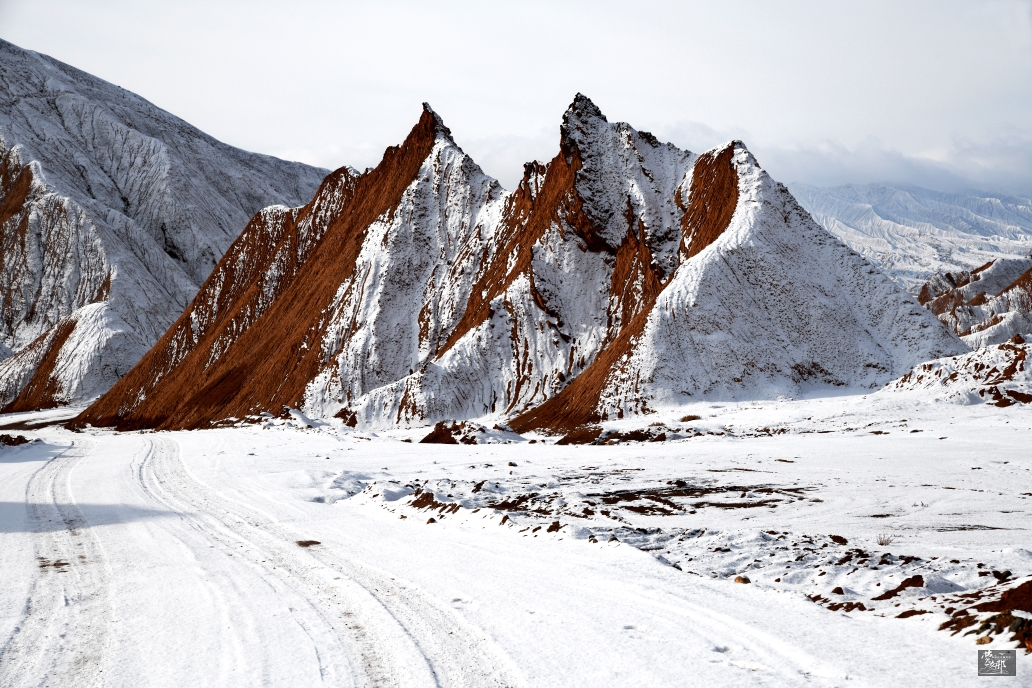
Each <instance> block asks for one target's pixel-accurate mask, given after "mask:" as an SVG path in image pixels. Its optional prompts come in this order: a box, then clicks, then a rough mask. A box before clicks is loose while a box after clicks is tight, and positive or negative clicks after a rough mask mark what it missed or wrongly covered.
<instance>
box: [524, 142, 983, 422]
mask: <svg viewBox="0 0 1032 688" xmlns="http://www.w3.org/2000/svg"><path fill="white" fill-rule="evenodd" d="M725 152H726V155H725V159H724V160H723V161H721V163H722V165H721V174H723V175H726V176H727V177H728V178H729V181H732V182H734V183H736V185H737V203H736V204H735V205H734V214H733V216H731V217H729V218H728V219H727V220H726V221H725V223H724V227H723V228H722V231H720V232H719V233H718V234H717V235H716V236H714V237H713V240H712V242H711V243H709V244H708V245H707V246H706V247H705V248H704V249H703V250H701V251H700V252H699V253H698V254H697V255H695V257H694V258H691V259H689V260H686V261H684V262H683V263H682V264H681V266H680V267H679V268H678V270H677V272H676V273H675V274H674V276H673V279H672V280H671V281H670V283H669V284H668V285H666V287H665V288H664V289H663V291H662V292H661V293H660V294H659V296H658V298H657V299H656V303H655V307H653V308H652V309H651V310H649V311H648V312H647V313H645V314H643V316H642V318H643V319H644V322H642V323H641V326H640V328H638V332H639V333H634V332H633V331H631V333H630V336H629V337H628V338H627V340H626V341H625V342H622V346H614V347H611V348H610V349H609V350H607V351H606V353H605V354H604V355H603V356H600V357H599V359H597V360H596V362H595V365H594V366H593V367H594V368H595V369H594V370H589V371H588V372H586V373H585V375H584V376H582V377H581V378H580V379H578V380H577V381H575V382H574V383H573V384H571V385H570V387H569V388H567V389H566V390H564V392H563V393H562V394H560V395H559V396H557V397H556V398H554V399H552V400H551V401H550V402H548V403H547V404H545V405H543V406H541V407H540V408H538V409H536V410H534V411H532V412H531V413H529V414H527V416H526V417H522V418H518V419H516V421H515V422H514V423H513V427H515V428H517V429H520V428H530V427H535V426H541V425H545V426H546V427H549V428H552V429H555V430H563V431H569V430H573V429H574V428H576V427H577V426H580V425H582V424H585V423H597V422H599V421H602V420H606V419H610V418H623V417H624V416H625V415H628V414H640V413H645V412H649V411H654V410H656V409H657V408H660V407H669V406H678V405H681V404H684V403H687V402H690V401H692V400H693V399H697V398H699V397H708V398H716V399H748V398H755V397H757V396H758V397H762V398H775V397H779V396H797V395H799V394H801V393H803V392H805V391H807V390H808V389H810V388H812V387H814V386H827V385H832V386H840V387H842V386H860V387H867V388H873V387H876V386H878V385H880V384H884V383H885V382H886V381H888V380H889V379H891V378H892V377H894V376H896V375H899V374H900V373H901V372H903V371H905V370H909V369H910V368H912V367H913V366H914V365H915V364H917V363H918V362H920V361H924V360H928V359H931V358H938V357H940V356H942V355H949V354H957V353H960V352H963V351H964V350H965V349H966V347H965V346H964V345H963V344H962V343H961V342H959V341H957V339H956V338H955V337H954V336H952V335H951V334H950V333H949V332H948V331H947V330H946V329H945V328H943V327H942V326H941V325H940V324H939V323H938V322H936V320H935V318H934V316H932V314H930V313H928V312H927V311H926V310H925V309H923V308H921V306H920V304H918V303H917V301H916V300H915V299H913V297H910V296H909V295H908V294H906V293H905V292H903V291H901V290H900V289H899V288H898V287H897V286H896V285H895V284H894V283H893V282H892V281H891V280H890V279H888V278H887V277H885V276H884V275H883V274H881V273H880V272H878V271H877V270H876V269H874V267H873V266H872V265H871V264H870V263H868V262H867V261H866V260H864V259H863V258H862V257H861V256H859V255H857V254H856V253H854V252H853V251H851V250H849V249H848V248H847V247H846V246H844V245H843V244H842V243H841V242H839V241H838V240H837V239H835V238H834V237H832V236H830V235H829V234H828V233H827V232H825V231H824V230H823V229H822V228H821V227H820V226H818V225H817V224H816V223H815V222H814V221H813V220H812V219H811V218H810V216H809V215H808V214H807V213H806V212H805V211H804V210H803V209H802V208H801V207H799V205H798V203H796V201H795V199H794V198H793V197H792V195H791V194H790V193H789V192H788V190H787V189H786V188H785V187H784V186H782V185H780V184H778V183H776V182H774V181H773V180H772V179H771V178H770V177H769V176H768V175H767V173H766V172H764V171H763V170H762V169H761V168H760V167H759V165H757V163H756V160H755V159H754V158H753V156H752V155H751V154H750V153H749V152H748V151H747V150H746V149H745V147H744V146H743V145H742V144H741V143H740V142H734V143H732V144H729V145H728V146H727V147H726V148H725ZM696 168H698V164H697V165H696ZM574 400H576V401H574Z"/></svg>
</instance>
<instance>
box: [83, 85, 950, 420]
mask: <svg viewBox="0 0 1032 688" xmlns="http://www.w3.org/2000/svg"><path fill="white" fill-rule="evenodd" d="M560 134H561V135H560V152H559V154H558V155H557V156H556V157H555V158H554V159H553V160H552V161H550V162H549V163H548V164H541V163H537V162H535V163H530V164H528V165H527V166H526V168H525V174H524V178H523V180H522V182H521V183H520V185H519V187H518V188H517V189H516V190H515V191H514V192H512V193H507V192H505V191H504V190H503V189H502V188H501V187H500V186H499V185H498V184H497V182H496V181H495V180H493V179H491V178H490V177H488V176H486V175H485V174H484V173H483V171H482V170H480V168H479V167H477V166H476V164H475V163H473V161H472V160H470V159H469V157H468V156H466V155H465V153H463V152H462V150H461V149H460V148H459V147H458V146H457V145H456V144H455V142H454V141H453V140H452V138H451V133H450V132H449V131H448V129H447V128H446V127H445V126H444V125H443V123H442V122H441V121H440V119H439V118H438V117H437V116H436V115H435V114H434V113H433V112H432V111H431V110H430V109H429V108H428V107H424V112H423V115H422V117H421V119H420V121H419V123H418V124H417V125H416V127H415V128H414V129H413V130H412V132H411V133H410V134H409V136H408V138H407V139H406V140H405V142H404V143H403V144H402V145H401V146H400V147H398V148H391V149H388V150H387V152H386V153H385V155H384V158H383V161H382V162H381V163H380V165H378V166H377V167H376V168H375V169H373V170H370V171H367V172H366V173H364V174H362V175H357V174H353V173H352V172H350V171H348V170H340V171H338V172H336V173H334V174H333V175H331V176H330V177H329V178H327V180H326V181H325V182H324V184H323V186H322V188H320V190H319V192H318V193H317V194H316V197H315V198H314V199H313V201H312V202H311V203H309V204H308V205H306V206H304V207H301V208H297V209H293V210H287V209H282V208H276V209H267V210H265V211H263V212H261V213H259V214H258V215H257V216H255V218H254V219H253V220H252V221H251V223H250V225H249V226H248V228H247V229H246V230H245V231H244V233H243V234H242V235H241V236H240V238H239V239H238V240H237V241H236V242H235V243H234V244H233V246H231V247H230V249H229V251H228V252H227V253H226V255H225V257H224V258H223V259H222V261H220V263H219V264H218V266H217V267H216V269H215V271H214V272H213V273H212V275H211V277H210V278H209V279H208V281H207V282H206V283H205V285H204V286H203V287H202V289H201V290H200V292H199V293H198V295H197V297H196V298H195V299H194V302H193V303H192V304H191V306H190V307H189V308H188V309H187V311H186V312H185V313H184V314H183V316H182V317H181V318H180V319H179V321H177V322H176V323H175V325H173V327H172V328H171V329H170V330H169V331H168V333H166V335H165V336H164V337H163V338H162V340H161V341H160V342H159V343H158V345H157V346H156V347H155V348H154V349H152V350H151V351H150V352H149V353H148V354H147V355H146V356H145V357H144V358H143V360H141V361H140V364H139V365H138V366H137V367H136V368H135V369H134V370H133V371H132V372H131V373H130V374H129V375H127V376H125V378H123V379H122V380H121V381H120V382H119V383H118V384H117V385H116V386H115V387H114V388H112V390H111V391H110V392H109V393H108V394H106V395H105V396H104V397H102V398H101V399H100V400H98V401H97V402H96V403H95V404H94V405H93V406H91V407H90V408H89V409H87V410H86V411H85V412H84V413H83V414H82V415H81V416H80V417H79V418H77V419H76V420H75V421H74V423H77V424H81V423H92V424H94V425H113V426H115V427H119V428H142V427H157V428H168V429H171V428H199V427H207V426H210V425H212V424H215V423H218V422H221V421H224V420H227V419H245V418H248V417H252V418H254V417H257V414H259V413H260V412H269V413H273V414H276V415H279V414H281V413H283V412H284V409H285V407H299V408H301V409H303V410H304V411H305V413H307V414H308V415H310V416H313V417H322V418H329V417H336V418H341V419H344V420H345V422H346V423H347V424H348V425H349V426H352V427H354V426H365V427H370V426H373V427H384V426H391V425H396V424H425V423H433V422H436V421H439V420H442V419H462V418H476V417H490V418H496V419H499V420H501V419H505V420H509V419H514V420H513V423H514V424H515V427H517V428H518V429H521V430H526V429H531V428H542V429H547V430H552V431H565V430H569V429H572V428H575V427H577V426H580V425H583V424H584V423H588V422H595V421H598V420H604V419H606V418H609V417H612V416H613V414H614V413H615V414H616V415H618V416H619V415H620V414H622V413H623V410H622V409H625V408H626V409H627V410H628V412H634V413H640V412H647V411H648V410H649V408H650V404H653V403H656V401H670V399H671V395H677V394H680V395H691V394H694V393H709V392H710V391H712V389H714V384H713V382H712V380H713V379H717V380H725V379H726V380H727V381H728V385H730V386H731V387H730V388H735V387H734V385H738V387H737V388H735V389H741V390H746V391H748V390H749V384H750V383H751V382H754V381H755V380H756V379H761V380H762V382H763V383H764V384H766V385H768V388H773V387H774V386H776V385H782V386H781V387H778V388H777V389H778V390H779V393H783V389H784V385H785V384H787V385H798V384H800V383H802V382H805V381H806V380H808V379H810V378H811V377H813V376H814V375H817V373H813V372H812V371H820V375H823V376H824V377H823V378H821V379H822V381H826V382H828V383H833V384H837V383H839V381H841V380H845V381H846V382H843V383H842V384H864V385H868V386H869V385H871V384H874V383H876V382H877V380H875V379H874V377H878V375H880V376H881V377H884V378H886V379H887V377H886V376H888V375H890V374H892V373H893V372H895V371H897V370H899V371H900V372H902V370H900V369H909V368H910V367H912V365H913V364H914V363H915V362H916V361H919V360H925V358H926V357H934V356H935V355H943V354H950V353H959V352H960V351H961V350H963V346H962V345H960V343H959V342H957V341H956V339H955V338H953V337H952V336H951V335H949V334H948V333H946V332H945V330H943V329H942V327H941V326H939V324H938V323H937V322H936V321H935V320H934V318H932V317H931V316H930V315H928V314H927V312H926V311H924V309H922V308H920V306H919V305H918V304H917V303H916V302H913V301H912V300H911V299H909V297H907V296H906V295H905V294H903V293H902V292H900V291H899V290H898V289H897V288H896V287H895V286H894V285H892V283H891V282H889V281H888V280H887V279H885V278H882V277H880V276H875V277H868V276H867V275H868V274H875V272H874V271H873V270H872V269H871V268H870V265H869V264H867V263H866V262H865V261H863V259H861V258H859V257H858V256H856V255H855V254H853V253H851V252H850V251H849V250H848V249H846V248H845V247H844V246H842V245H841V244H839V243H838V242H836V241H834V240H833V239H831V238H830V237H829V236H827V235H826V234H825V233H824V232H823V230H820V228H819V227H817V226H816V225H815V224H814V223H813V221H812V220H810V219H809V216H807V215H806V214H805V212H803V211H802V210H801V209H799V208H798V206H797V205H795V204H794V201H793V200H792V199H791V195H790V194H788V193H787V191H786V190H785V189H784V187H781V186H780V185H777V184H775V183H774V182H772V181H771V180H770V179H769V177H767V176H766V174H765V173H763V172H762V170H760V169H759V167H758V165H756V164H755V161H754V160H753V159H752V157H751V156H750V155H749V154H748V151H746V150H745V148H744V146H742V145H741V144H740V143H739V142H734V143H731V144H728V145H726V146H723V147H721V148H719V149H715V150H713V151H710V152H709V153H705V154H703V155H702V156H696V155H693V154H691V153H689V152H686V151H682V150H679V149H677V148H676V147H674V146H672V145H669V144H662V143H660V142H659V141H657V140H656V139H655V137H653V136H652V135H651V134H648V133H646V132H638V131H635V130H634V129H633V128H631V127H630V126H629V125H627V124H623V123H615V124H614V123H610V122H608V121H607V120H606V118H605V117H604V116H603V115H602V113H601V112H600V111H599V110H598V108H596V107H595V106H594V104H592V103H591V101H590V100H588V99H587V98H584V97H583V96H580V95H578V96H577V98H576V99H575V100H574V102H573V104H572V105H571V106H570V109H569V110H568V111H567V113H566V115H565V117H564V119H563V124H562V127H561V129H560ZM743 189H745V191H744V192H743ZM743 194H744V195H743ZM789 256H790V259H789ZM806 260H812V261H815V262H819V263H820V264H821V265H825V264H828V265H831V268H830V270H831V271H832V273H833V274H832V276H831V277H827V278H820V279H823V280H824V281H820V280H819V279H818V278H817V277H813V275H812V274H803V275H802V276H800V277H798V278H796V277H795V276H794V275H795V273H792V275H788V274H784V271H785V270H789V271H792V270H798V267H797V262H798V261H804V262H805V261H806ZM813 272H814V271H813V270H809V273H813ZM721 280H724V281H721ZM727 280H730V281H727ZM756 280H759V282H758V283H756V284H754V283H753V282H755V281H756ZM815 280H817V281H815ZM765 281H766V282H765ZM725 282H726V283H725ZM767 282H772V283H773V286H771V284H768V283H767ZM786 290H787V291H786ZM771 294H773V296H771ZM868 297H870V298H872V299H874V300H877V302H878V305H877V306H863V305H857V303H856V301H857V300H858V299H863V298H868ZM813 300H817V301H818V303H817V305H814V304H813V303H811V301H813ZM764 301H766V302H767V303H764V304H763V305H762V306H760V307H758V308H753V304H757V303H761V302H764ZM743 308H744V309H746V310H747V311H748V313H747V314H746V315H747V316H748V317H743V316H742V315H741V313H740V312H739V311H741V309H743ZM786 309H791V310H786ZM886 309H891V313H887V312H886ZM753 311H755V312H753ZM796 311H800V312H802V313H803V314H804V315H803V316H801V319H800V317H797V315H793V313H795V312H796ZM786 313H787V314H786ZM843 313H846V314H847V315H846V316H845V318H844V319H843V316H842V314H843ZM696 314H702V315H701V316H700V317H701V319H700V320H699V322H698V323H695V321H694V320H693V318H696ZM721 314H723V315H721ZM722 318H723V319H724V320H725V321H726V322H727V323H729V328H730V331H733V332H737V334H736V335H734V336H730V335H724V334H721V333H719V332H714V329H713V328H718V329H719V327H720V325H719V323H720V321H721V319H722ZM777 318H782V319H783V320H791V319H792V318H796V319H799V320H800V323H797V324H793V327H794V328H795V329H794V330H791V331H788V330H786V329H785V328H784V327H783V324H782V323H780V321H777V320H776V319H777ZM857 318H860V319H866V320H864V322H862V323H856V322H854V321H855V320H856V319H857ZM714 323H716V324H714ZM930 324H934V325H935V327H933V328H932V329H930V330H928V332H927V333H924V334H923V335H922V336H917V335H913V336H911V335H906V334H900V333H899V332H898V330H899V328H911V329H919V328H928V327H930ZM748 327H752V328H755V330H756V331H757V332H771V331H777V330H778V328H779V327H780V328H782V331H778V337H779V339H777V341H774V342H772V344H771V345H770V346H765V345H763V344H762V343H760V342H758V341H749V342H747V346H746V347H745V348H743V346H742V345H741V344H740V343H736V342H739V340H748V339H750V336H748V335H747V336H743V335H742V334H741V332H742V331H743V330H742V328H748ZM824 329H828V330H833V331H834V334H833V335H831V336H825V335H823V334H819V333H821V332H823V330H824ZM814 333H818V334H814ZM872 333H874V334H872ZM697 334H699V335H702V334H704V335H705V336H704V337H702V338H698V337H697V336H696V335H697ZM874 338H878V339H877V342H875V339H874ZM753 339H755V337H753ZM813 339H818V340H819V341H818V342H817V345H813V342H812V341H811V340H813ZM929 342H930V344H929ZM667 354H676V356H673V357H672V358H671V360H674V359H675V358H678V357H679V358H680V361H681V362H680V363H679V364H678V365H677V366H674V368H673V369H671V367H670V366H667V367H666V368H663V363H664V361H665V360H666V359H667V358H668V357H667ZM750 361H752V362H754V363H756V366H757V367H756V370H757V371H758V372H757V373H756V375H758V376H761V377H760V378H756V377H753V378H750V375H749V374H747V373H742V372H741V371H739V370H738V368H735V366H740V365H748V364H749V363H750ZM714 362H715V363H714ZM657 366H659V367H657ZM731 368H734V372H730V369H731ZM671 370H673V372H671ZM871 370H874V371H877V372H876V373H871V372H870V371H871ZM678 371H680V372H678ZM686 371H687V372H686ZM800 371H802V372H800ZM681 373H684V375H682V376H681V378H678V379H673V378H670V376H671V375H673V377H674V378H677V376H678V375H681ZM689 373H690V374H689ZM703 373H705V375H707V376H709V377H707V378H706V379H705V380H704V379H702V377H701V376H702V374H703ZM664 376H666V377H664ZM872 376H873V377H872ZM667 378H670V379H667ZM661 379H663V380H665V381H664V382H663V383H662V384H661V385H659V386H657V383H656V380H661ZM880 379H881V378H879V380H880ZM671 380H672V381H671ZM882 381H884V380H882ZM764 393H769V391H767V392H764Z"/></svg>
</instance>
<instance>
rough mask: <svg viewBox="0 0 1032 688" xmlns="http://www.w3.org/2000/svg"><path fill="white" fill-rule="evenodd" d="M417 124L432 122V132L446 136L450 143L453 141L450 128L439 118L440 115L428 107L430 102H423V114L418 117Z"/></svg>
mask: <svg viewBox="0 0 1032 688" xmlns="http://www.w3.org/2000/svg"><path fill="white" fill-rule="evenodd" d="M419 124H420V125H425V124H432V126H433V128H434V133H436V134H440V135H442V136H444V137H446V138H447V139H448V140H449V141H451V142H452V143H455V139H454V138H452V133H451V129H449V128H448V127H447V126H446V125H445V123H444V120H443V119H441V116H440V115H439V114H437V113H436V112H434V109H433V108H432V107H430V103H423V114H422V116H421V117H420V118H419Z"/></svg>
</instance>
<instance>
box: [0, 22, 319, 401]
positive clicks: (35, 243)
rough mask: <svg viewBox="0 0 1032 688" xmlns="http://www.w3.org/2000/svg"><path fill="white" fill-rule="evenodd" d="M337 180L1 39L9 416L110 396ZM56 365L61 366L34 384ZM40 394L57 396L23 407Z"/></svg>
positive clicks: (0, 317) (0, 323)
mask: <svg viewBox="0 0 1032 688" xmlns="http://www.w3.org/2000/svg"><path fill="white" fill-rule="evenodd" d="M325 173H326V172H325V170H319V169H315V168H311V167H308V166H305V165H301V164H299V163H290V162H284V161H281V160H277V159H275V158H271V157H268V156H263V155H257V154H253V153H247V152H244V151H240V150H238V149H235V148H232V147H230V146H227V145H225V144H222V143H220V142H218V141H216V140H214V139H212V138H211V137H209V136H207V135H205V134H204V133H202V132H200V131H198V130H197V129H195V128H193V127H191V126H190V125H188V124H187V123H185V122H183V121H182V120H180V119H178V118H176V117H173V116H172V115H170V114H168V113H166V112H164V111H162V110H160V109H158V108H157V107H155V106H154V105H152V104H150V103H148V102H147V101H145V100H143V99H142V98H140V97H138V96H136V95H134V94H132V93H129V92H128V91H125V90H123V89H120V88H118V87H117V86H114V85H112V84H109V83H107V82H104V81H102V80H100V79H97V78H95V77H92V76H90V75H88V74H85V73H83V72H81V71H79V70H76V69H74V68H72V67H70V66H68V65H65V64H62V63H60V62H58V61H56V60H53V59H52V58H49V57H47V56H45V55H40V54H37V53H33V52H30V51H26V50H22V49H20V48H18V47H16V46H14V45H12V44H10V43H7V42H4V41H0V261H2V270H0V343H2V346H3V349H2V351H4V352H10V354H11V355H9V356H8V357H5V360H3V361H2V362H0V395H2V396H0V406H2V405H4V404H8V405H9V408H10V409H11V410H14V409H16V408H29V407H30V406H31V405H33V404H36V405H39V404H43V405H52V404H55V403H67V402H70V401H82V400H85V399H88V398H90V397H92V396H95V395H96V394H98V393H100V392H102V391H105V390H106V389H107V388H109V387H110V385H111V384H112V383H113V382H114V381H115V380H117V379H118V378H119V377H120V376H121V375H123V374H125V373H126V372H128V370H129V369H130V368H131V367H132V366H133V364H135V362H136V361H137V360H139V357H140V356H141V355H142V354H143V353H144V352H145V351H146V350H147V349H148V348H149V347H150V345H151V344H153V343H154V342H155V341H157V339H158V338H159V337H160V336H161V335H162V333H163V332H164V331H165V330H166V329H167V328H168V326H169V325H170V324H171V323H172V322H173V321H174V320H175V318H176V317H178V315H179V314H180V313H181V312H182V310H183V308H184V307H185V306H186V305H187V304H188V303H189V302H190V299H191V298H192V297H193V296H194V294H195V293H196V291H197V288H198V286H199V285H200V283H201V282H202V281H203V280H204V279H205V278H206V277H207V275H208V274H209V273H210V271H211V269H212V268H213V267H214V266H215V264H216V263H217V262H218V260H219V259H220V258H221V257H222V255H223V253H224V252H225V250H226V248H227V247H228V246H229V245H230V243H231V242H232V241H233V240H234V239H235V238H236V236H237V234H238V232H239V230H240V228H242V227H244V225H245V224H246V223H247V221H248V219H249V218H250V217H251V216H252V215H253V214H254V213H255V212H256V211H257V210H258V209H260V208H262V207H264V206H266V205H270V204H274V203H285V204H289V205H298V204H299V203H301V202H302V201H303V200H305V199H307V198H310V197H311V194H312V193H313V192H314V190H315V188H316V187H317V185H318V183H319V181H320V180H321V179H322V177H323V176H324V175H325ZM99 303H102V304H104V306H103V308H99V309H98V308H92V309H91V310H90V311H89V312H87V313H83V314H81V315H80V314H79V313H78V312H79V310H80V309H82V308H85V307H87V306H90V304H99ZM101 311H103V313H101ZM87 323H89V324H87ZM57 330H63V331H67V332H66V336H63V337H57V336H54V335H55V333H56V332H57ZM72 333H74V335H73V334H72ZM41 337H43V339H40V338H41ZM45 342H48V343H49V344H47V347H53V346H57V347H58V348H59V349H60V351H50V349H49V348H46V347H44V346H43V344H44V343H45ZM47 355H50V357H51V358H53V359H54V366H53V367H52V368H48V369H49V370H50V373H48V376H44V375H42V374H41V375H39V376H38V377H39V379H37V380H34V379H33V378H34V377H37V372H39V371H40V369H39V365H40V363H41V361H42V360H43V358H44V357H46V356H47ZM30 383H31V384H32V385H34V387H35V388H36V389H37V390H46V392H45V393H41V394H28V395H27V396H25V397H24V398H20V399H19V398H18V397H19V395H20V394H21V393H22V391H23V390H25V389H26V385H28V384H30Z"/></svg>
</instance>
